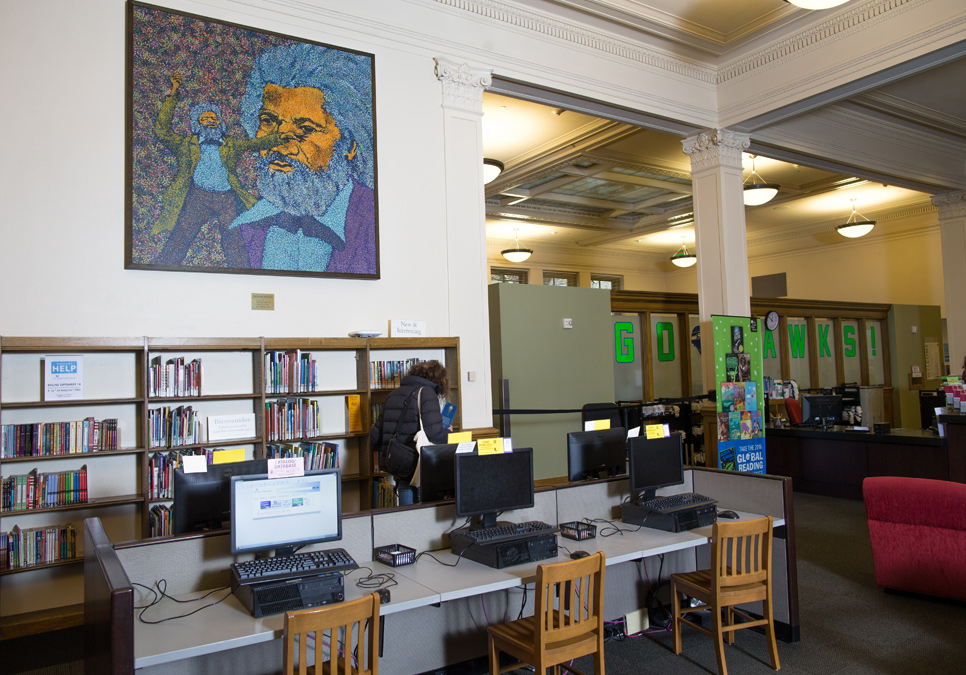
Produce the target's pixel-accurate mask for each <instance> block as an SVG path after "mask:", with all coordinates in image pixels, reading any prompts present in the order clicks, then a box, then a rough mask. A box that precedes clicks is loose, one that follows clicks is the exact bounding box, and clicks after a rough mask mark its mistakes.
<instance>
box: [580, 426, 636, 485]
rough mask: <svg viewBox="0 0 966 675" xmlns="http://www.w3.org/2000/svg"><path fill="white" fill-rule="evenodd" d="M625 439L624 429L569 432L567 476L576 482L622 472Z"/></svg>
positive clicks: (624, 457) (625, 452)
mask: <svg viewBox="0 0 966 675" xmlns="http://www.w3.org/2000/svg"><path fill="white" fill-rule="evenodd" d="M626 440H627V431H626V430H625V429H624V427H614V428H612V429H597V430H595V431H572V432H570V433H569V434H567V477H568V478H569V479H570V480H571V481H580V480H585V479H593V478H607V477H608V476H617V475H619V474H622V473H626V470H627V469H626V467H627V447H626V445H627V444H626Z"/></svg>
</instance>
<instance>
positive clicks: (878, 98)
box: [850, 91, 966, 140]
mask: <svg viewBox="0 0 966 675" xmlns="http://www.w3.org/2000/svg"><path fill="white" fill-rule="evenodd" d="M850 102H851V103H853V104H854V105H857V106H862V107H863V108H868V109H869V110H874V111H875V112H877V113H880V114H883V115H887V116H889V117H892V118H895V119H898V120H903V121H905V122H908V123H910V124H912V125H915V126H916V127H919V128H922V127H924V128H926V129H931V130H933V131H938V132H940V133H943V134H948V135H950V136H953V137H956V138H958V139H964V140H966V117H960V116H958V115H949V114H946V113H942V112H939V111H937V110H933V109H932V108H927V107H925V106H922V105H919V104H917V103H915V102H914V101H910V100H907V99H904V98H899V97H898V96H893V95H891V94H887V93H885V92H881V91H871V92H869V93H867V94H860V95H859V96H855V97H853V98H852V99H850ZM964 112H966V111H964Z"/></svg>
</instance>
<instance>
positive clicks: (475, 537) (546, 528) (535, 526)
mask: <svg viewBox="0 0 966 675" xmlns="http://www.w3.org/2000/svg"><path fill="white" fill-rule="evenodd" d="M556 532H557V528H556V527H554V526H553V525H548V524H547V523H541V522H540V521H539V520H530V521H527V522H525V523H500V524H499V525H496V526H494V527H485V528H481V529H479V530H467V531H465V532H461V533H460V534H462V535H463V536H464V537H466V538H467V539H468V540H470V541H472V542H473V543H474V544H496V543H499V542H503V541H514V540H516V539H525V538H528V537H539V536H541V535H545V534H555V533H556Z"/></svg>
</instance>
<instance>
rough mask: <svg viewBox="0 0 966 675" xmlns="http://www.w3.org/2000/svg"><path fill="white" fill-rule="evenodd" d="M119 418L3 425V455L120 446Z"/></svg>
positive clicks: (0, 437) (65, 452)
mask: <svg viewBox="0 0 966 675" xmlns="http://www.w3.org/2000/svg"><path fill="white" fill-rule="evenodd" d="M119 448H120V434H118V421H117V419H116V418H109V419H104V420H101V421H97V420H95V419H94V418H93V417H88V418H86V419H83V420H77V421H73V422H40V423H27V424H4V425H2V426H0V457H2V458H4V459H7V458H13V457H49V456H53V455H68V454H77V453H85V452H99V451H103V450H118V449H119Z"/></svg>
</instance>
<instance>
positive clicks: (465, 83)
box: [433, 56, 493, 114]
mask: <svg viewBox="0 0 966 675" xmlns="http://www.w3.org/2000/svg"><path fill="white" fill-rule="evenodd" d="M433 60H434V61H435V62H436V77H437V79H438V80H439V81H440V82H441V83H442V85H443V107H444V108H458V109H459V110H463V111H465V112H472V113H477V114H483V90H484V89H486V88H487V87H489V86H490V85H491V84H492V83H493V70H492V69H490V68H473V67H471V66H470V65H469V64H467V63H456V62H455V61H450V60H449V59H445V58H443V57H441V56H437V57H434V58H433Z"/></svg>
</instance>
